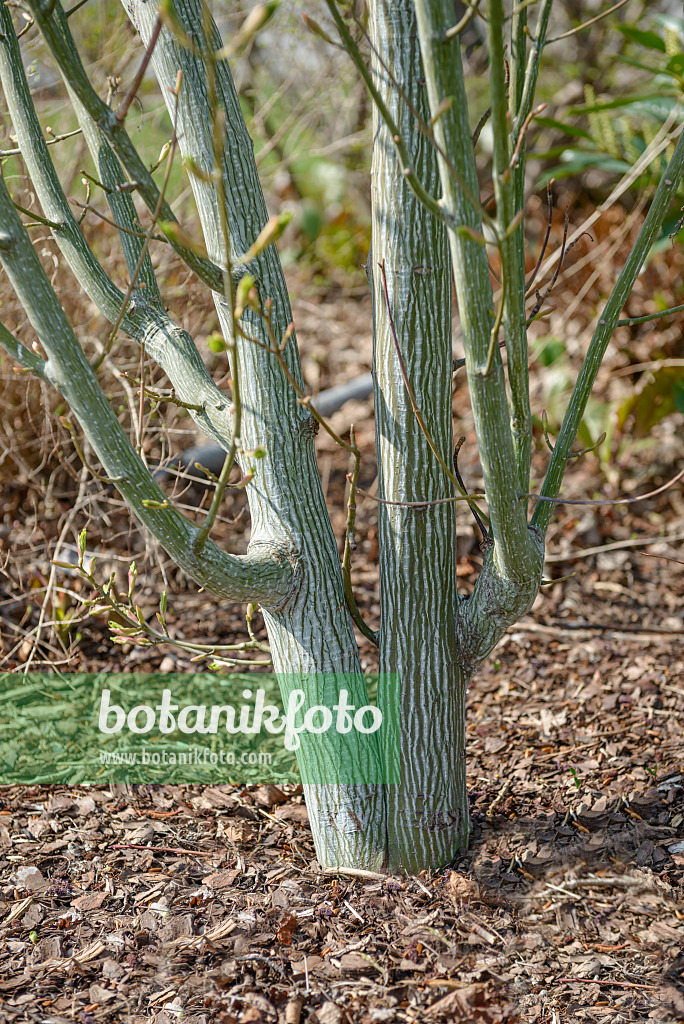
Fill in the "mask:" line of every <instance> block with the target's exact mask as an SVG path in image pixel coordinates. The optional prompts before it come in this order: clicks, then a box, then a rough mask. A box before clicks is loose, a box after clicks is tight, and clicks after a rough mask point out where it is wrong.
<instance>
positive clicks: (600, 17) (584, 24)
mask: <svg viewBox="0 0 684 1024" xmlns="http://www.w3.org/2000/svg"><path fill="white" fill-rule="evenodd" d="M627 3H629V0H619V2H618V3H616V4H613V6H612V7H609V8H608V10H606V11H601V13H600V14H597V15H596V17H594V18H590V19H589V21H583V22H582V24H581V25H575V27H574V28H571V29H568V31H567V32H561V34H560V35H559V36H554V37H553V39H549V40H548V41H547V46H550V45H551V43H557V42H558V40H559V39H567V38H568V36H574V35H576V34H577V32H582V31H583V30H584V29H585V28H589V27H590V26H591V25H595V24H596V22H597V21H602V20H603V18H607V17H608V15H609V14H614V13H615V11H619V10H620V8H621V7H624V6H625V4H627Z"/></svg>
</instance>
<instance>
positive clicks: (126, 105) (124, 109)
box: [116, 17, 162, 122]
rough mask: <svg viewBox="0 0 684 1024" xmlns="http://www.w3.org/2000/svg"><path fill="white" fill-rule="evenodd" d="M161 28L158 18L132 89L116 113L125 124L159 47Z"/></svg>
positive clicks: (118, 118) (117, 117) (118, 119)
mask: <svg viewBox="0 0 684 1024" xmlns="http://www.w3.org/2000/svg"><path fill="white" fill-rule="evenodd" d="M161 27H162V23H161V18H159V17H158V18H157V20H156V22H155V25H154V28H153V29H152V35H151V36H150V39H149V42H148V44H147V46H146V48H145V53H144V54H143V59H142V60H141V61H140V66H139V68H138V70H137V72H136V75H135V78H134V79H133V82H132V84H131V87H130V89H129V90H128V93H127V94H126V97H125V98H124V101H123V103H122V104H121V106H120V107H119V109H118V110H117V112H116V119H117V121H121V122H123V121H125V120H126V115H127V114H128V111H129V109H130V106H131V103H132V102H133V100H134V99H135V97H136V95H137V93H138V89H139V88H140V86H141V84H142V80H143V78H144V76H145V72H146V71H147V66H148V64H149V63H150V61H151V60H152V54H153V52H154V48H155V46H156V45H157V40H158V39H159V33H160V32H161Z"/></svg>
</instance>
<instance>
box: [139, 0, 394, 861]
mask: <svg viewBox="0 0 684 1024" xmlns="http://www.w3.org/2000/svg"><path fill="white" fill-rule="evenodd" d="M124 6H125V9H126V11H127V13H128V15H129V17H130V18H131V20H132V22H133V24H134V25H135V27H136V28H137V29H138V32H139V33H140V36H141V38H142V41H143V43H144V44H145V45H146V44H147V42H148V40H149V37H150V34H151V32H152V29H153V27H154V24H155V21H156V17H157V5H156V4H154V3H145V2H144V0H125V2H124ZM175 6H176V11H177V13H178V16H179V18H180V19H181V21H182V22H183V24H184V26H185V28H186V31H188V32H190V33H192V34H193V36H194V38H195V39H201V38H202V34H203V29H204V24H203V19H202V12H201V7H200V3H199V0H176V5H175ZM209 45H211V46H212V47H213V49H214V50H217V49H219V48H220V46H221V40H220V36H219V34H218V31H217V29H216V27H215V25H213V24H212V36H211V38H210V40H209ZM152 66H153V68H154V71H155V74H156V75H157V78H158V80H159V82H160V85H161V87H162V92H163V93H164V94H165V95H166V97H167V101H168V102H169V109H170V113H171V116H172V117H175V109H174V106H175V105H174V104H173V103H172V101H171V100H170V99H169V96H170V94H169V93H168V91H167V87H168V86H172V85H173V84H174V82H175V80H176V73H177V71H178V69H179V68H181V69H182V70H183V85H182V89H181V93H180V103H179V108H178V116H177V128H178V140H179V145H180V149H181V152H182V153H183V155H184V156H191V157H192V158H193V159H194V160H195V161H196V163H197V164H199V166H200V167H201V168H202V169H203V170H204V171H208V172H211V171H212V170H213V166H214V156H213V150H212V141H211V123H212V114H211V110H210V105H209V99H208V95H207V84H206V74H205V67H204V62H203V61H202V60H201V59H200V58H198V57H196V56H195V55H193V54H192V53H190V52H188V51H187V50H183V49H181V48H180V47H179V46H178V45H177V43H176V41H175V40H174V38H173V37H172V35H171V34H170V33H169V32H168V31H166V30H163V31H162V33H161V35H160V38H159V41H158V43H157V46H156V47H155V51H154V55H153V58H152ZM216 72H217V74H216V92H217V99H218V103H219V104H220V106H221V107H222V108H223V109H224V110H225V114H226V129H227V132H226V141H225V147H224V153H223V166H222V171H223V176H224V184H225V192H226V205H227V216H228V223H229V230H230V235H231V238H230V247H231V257H232V258H233V261H234V260H235V257H236V256H237V255H239V254H241V253H244V252H245V251H246V250H247V249H249V247H250V245H251V244H252V243H253V242H254V240H255V238H256V236H257V235H258V233H259V231H260V230H261V228H262V227H263V226H264V224H265V222H266V219H267V212H266V205H265V202H264V197H263V193H262V190H261V184H260V182H259V177H258V173H257V168H256V163H255V160H254V150H253V144H252V141H251V139H250V137H249V134H248V132H247V129H246V126H245V123H244V120H243V117H242V112H241V110H240V104H239V101H238V98H237V95H236V93H235V88H234V85H233V80H232V76H231V74H230V69H229V67H228V64H227V62H225V61H222V62H220V63H219V64H218V65H217V67H216ZM190 181H191V184H192V187H193V191H194V194H195V199H196V202H197V206H198V210H199V214H200V219H201V222H202V227H203V231H204V235H205V242H206V245H207V250H208V252H209V254H210V257H211V258H212V260H214V261H215V262H216V263H218V264H219V265H225V252H224V248H225V246H224V240H223V238H222V234H221V230H220V220H219V214H218V206H217V201H216V191H215V189H214V188H213V186H212V185H211V183H207V182H204V181H202V180H201V178H199V177H197V176H195V175H192V174H191V175H190ZM233 269H234V271H235V272H236V274H238V275H239V274H240V273H244V272H245V270H246V269H248V270H249V273H250V274H252V275H253V276H254V277H255V278H256V281H257V286H258V289H259V293H260V295H261V298H262V301H264V300H266V299H267V298H270V299H272V301H273V323H274V328H275V334H276V338H278V339H279V338H280V337H281V335H282V333H283V332H284V330H285V329H286V327H287V325H288V324H289V323H290V321H291V319H292V311H291V309H290V303H289V298H288V293H287V287H286V284H285V279H284V276H283V272H282V268H281V265H280V260H279V257H278V253H277V250H276V247H275V246H270V247H269V248H268V249H266V250H265V251H264V252H263V253H262V254H261V255H260V256H259V257H258V258H257V259H256V260H253V261H252V262H251V263H250V265H249V267H248V268H245V267H243V266H239V265H238V266H235V265H234V268H233ZM214 301H215V304H216V308H217V312H218V315H219V319H220V322H221V326H222V329H223V331H224V334H225V335H226V337H227V338H230V336H231V333H232V317H231V314H230V311H229V309H228V307H227V305H226V301H225V297H224V296H223V295H221V294H220V293H217V292H215V293H214ZM242 326H243V328H244V329H245V330H246V331H247V332H248V333H249V334H250V335H251V336H252V337H254V338H255V339H257V341H260V342H261V344H262V345H263V344H268V339H267V336H266V333H265V331H264V327H263V323H262V322H261V321H260V320H259V319H258V318H257V316H256V315H255V314H254V313H252V312H250V311H247V314H246V316H245V318H244V319H243V322H242ZM237 357H238V364H239V377H240V388H241V398H242V430H241V434H242V437H241V446H242V448H244V449H246V450H250V449H252V448H255V447H257V446H264V447H265V449H266V457H265V458H264V459H259V460H250V459H249V458H247V457H241V458H240V462H241V465H242V468H243V469H244V470H245V471H247V470H250V469H251V470H254V471H255V473H256V475H255V478H254V481H253V483H252V484H250V486H249V488H248V489H247V494H248V497H249V502H250V513H251V517H252V543H255V542H259V543H261V544H264V543H265V544H267V545H270V544H276V545H277V546H278V547H282V546H285V547H286V548H287V550H288V551H289V552H290V558H291V561H292V564H293V565H294V566H295V568H296V576H295V589H294V592H293V594H292V596H291V597H290V599H289V600H288V601H287V602H286V603H285V605H284V606H282V607H279V608H272V607H271V608H269V609H265V610H264V617H265V621H266V627H267V630H268V635H269V642H270V645H271V650H272V654H273V663H274V667H275V669H276V671H277V672H278V673H279V674H280V675H281V677H282V681H281V687H282V689H283V693H284V695H285V696H286V695H287V692H288V691H289V690H290V689H292V688H293V687H295V686H301V687H302V688H303V689H304V690H305V691H306V693H307V700H308V703H309V704H319V703H326V704H328V706H332V705H334V704H335V703H336V698H337V692H338V690H339V686H340V685H341V684H340V675H341V674H346V675H347V676H348V677H349V678H348V680H347V683H346V684H345V685H346V686H347V688H348V690H349V691H350V700H351V701H352V702H353V703H354V704H355V705H356V706H361V705H363V704H366V703H367V695H366V687H365V683H364V680H363V677H362V674H361V668H360V662H359V657H358V650H357V646H356V641H355V638H354V632H353V627H352V623H351V619H350V616H349V613H348V611H347V606H346V601H345V597H344V588H343V583H342V575H341V570H340V560H339V555H338V550H337V543H336V540H335V537H334V535H333V533H332V529H331V525H330V519H329V517H328V513H327V509H326V505H325V500H324V497H323V493H322V489H321V484H320V476H319V473H318V467H317V463H316V458H315V451H314V438H315V435H316V424H315V422H314V420H313V418H312V417H311V414H310V413H309V412H308V411H306V410H305V409H304V408H302V406H301V405H299V404H298V403H297V399H296V395H295V392H294V390H293V389H292V387H291V386H290V385H289V384H288V382H287V380H286V378H285V377H284V375H283V373H282V370H281V368H280V366H279V365H278V363H277V360H276V359H275V357H274V356H272V355H269V354H268V353H267V352H266V351H264V349H263V348H261V347H259V346H258V345H256V344H250V343H249V342H247V341H245V340H243V339H238V343H237ZM285 358H286V360H287V363H288V367H289V369H290V372H291V373H292V374H293V376H294V378H295V379H296V380H297V381H298V382H300V383H301V381H302V376H301V366H300V362H299V354H298V350H297V345H296V340H295V338H294V336H293V337H292V339H291V340H290V342H289V343H288V345H287V348H286V350H285ZM363 755H364V757H365V764H364V765H363V766H362V768H363V772H364V778H367V779H372V778H373V777H374V776H375V775H376V773H378V772H379V767H378V765H379V750H378V748H377V745H374V744H372V743H368V744H364V747H363ZM300 763H301V764H302V766H305V765H307V764H308V765H310V766H311V767H315V766H316V765H318V767H319V768H321V767H322V766H323V765H325V772H326V777H327V778H330V783H331V784H330V785H328V786H322V785H320V786H309V787H307V804H308V807H309V816H310V819H311V825H312V829H313V833H314V839H315V841H316V850H317V854H318V859H319V861H320V862H321V863H322V864H327V865H336V864H356V865H359V866H363V867H366V868H377V867H378V866H379V865H381V864H382V862H383V858H384V829H383V822H382V812H383V791H382V789H381V788H380V787H377V786H373V785H368V786H362V785H359V786H347V785H337V784H335V781H334V780H335V765H334V764H333V763H332V762H331V761H330V760H329V759H328V758H327V755H326V752H325V751H324V750H322V749H321V748H320V746H319V745H318V744H309V743H307V742H306V741H305V738H304V734H302V751H301V757H300Z"/></svg>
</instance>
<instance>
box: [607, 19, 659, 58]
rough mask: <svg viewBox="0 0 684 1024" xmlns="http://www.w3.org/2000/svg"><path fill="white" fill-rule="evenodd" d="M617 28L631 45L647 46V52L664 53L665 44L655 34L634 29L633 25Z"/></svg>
mask: <svg viewBox="0 0 684 1024" xmlns="http://www.w3.org/2000/svg"><path fill="white" fill-rule="evenodd" d="M618 28H619V29H620V32H622V34H623V35H624V36H627V38H628V39H631V40H632V42H633V43H639V44H640V45H641V46H647V47H648V49H649V50H659V51H660V53H665V42H664V41H663V40H662V39H661V38H660V36H659V35H658V34H657V33H656V32H646V31H644V30H643V29H641V28H635V26H634V25H619V26H618Z"/></svg>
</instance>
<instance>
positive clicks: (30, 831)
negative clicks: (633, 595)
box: [0, 607, 684, 1024]
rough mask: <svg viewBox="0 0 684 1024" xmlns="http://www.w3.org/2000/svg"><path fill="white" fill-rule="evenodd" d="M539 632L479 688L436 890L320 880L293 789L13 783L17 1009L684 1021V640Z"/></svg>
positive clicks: (3, 971) (3, 847)
mask: <svg viewBox="0 0 684 1024" xmlns="http://www.w3.org/2000/svg"><path fill="white" fill-rule="evenodd" d="M636 610H637V612H640V613H642V615H643V619H642V622H646V623H648V621H649V619H648V615H649V612H648V609H647V608H645V607H641V608H638V607H637V608H636ZM535 625H537V624H535V623H534V622H533V621H530V622H528V623H527V624H526V628H525V624H523V628H521V629H519V630H518V631H517V632H516V631H514V632H513V633H512V634H509V636H508V637H507V640H506V642H505V643H504V644H503V646H502V648H501V650H500V652H499V653H498V655H497V660H496V661H495V662H493V663H491V664H490V665H489V666H488V667H487V668H486V669H485V670H484V671H483V672H482V674H481V675H480V677H479V678H478V680H477V681H476V682H475V683H474V685H473V687H472V689H471V693H470V714H469V725H468V731H469V743H468V750H469V771H470V792H471V800H472V810H473V821H474V836H473V842H472V844H471V847H470V849H469V850H468V851H467V853H465V854H464V855H463V857H462V858H460V859H459V860H458V861H457V862H456V863H455V864H453V865H452V866H451V868H448V869H446V870H445V871H444V872H443V873H440V874H438V875H430V874H423V875H421V876H420V877H415V878H414V877H393V878H382V877H378V878H370V877H369V878H366V877H350V876H345V875H339V874H338V875H336V876H330V875H327V874H325V873H323V872H321V870H320V869H319V867H318V865H317V863H316V861H315V855H314V850H313V845H312V842H311V838H310V832H309V828H308V823H307V814H306V808H305V807H304V804H303V798H302V796H301V793H300V792H299V791H298V789H292V788H291V789H290V790H289V791H288V792H283V791H282V790H280V789H278V788H277V787H275V786H263V787H260V788H257V789H254V788H251V789H249V790H240V789H238V788H234V787H229V786H217V787H203V788H201V787H195V788H193V787H170V786H159V787H152V786H137V787H128V786H125V785H118V786H113V787H111V788H104V787H103V788H82V789H78V788H77V789H68V788H65V787H57V786H55V787H33V788H25V787H24V788H21V789H20V788H17V789H5V790H4V791H3V793H2V799H3V809H2V811H1V812H0V822H2V824H1V825H0V879H1V880H2V890H1V891H0V892H1V899H2V902H1V903H0V915H1V917H2V925H1V931H0V935H1V946H0V956H1V957H2V960H1V965H0V977H1V979H2V980H0V1000H1V1002H0V1019H2V1020H3V1021H14V1020H17V1021H19V1020H21V1021H36V1022H38V1021H41V1022H45V1024H60V1022H62V1021H64V1022H67V1021H69V1022H71V1021H79V1022H83V1024H91V1022H95V1021H120V1020H124V1021H128V1020H130V1021H148V1020H154V1021H156V1022H159V1024H161V1022H166V1021H176V1020H179V1019H182V1020H183V1021H192V1022H193V1024H200V1022H205V1021H206V1022H208V1021H220V1022H222V1024H231V1022H237V1021H240V1022H248V1021H250V1022H259V1021H264V1022H270V1021H285V1022H288V1024H292V1022H295V1021H297V1020H299V1019H301V1020H302V1021H311V1022H315V1021H318V1022H320V1024H334V1022H339V1024H341V1022H345V1021H354V1022H356V1021H359V1022H363V1024H366V1022H374V1021H386V1020H387V1021H392V1020H399V1021H409V1020H421V1019H424V1018H425V1019H434V1020H436V1021H440V1020H456V1021H461V1020H462V1021H471V1020H478V1021H484V1022H489V1021H491V1022H495V1021H516V1020H520V1021H535V1022H539V1024H542V1022H544V1024H546V1022H553V1024H556V1022H561V1021H562V1022H571V1021H585V1020H590V1021H611V1022H620V1021H632V1020H642V1019H649V1020H656V1021H673V1020H679V1019H683V1018H684V957H683V956H682V952H683V951H684V841H682V837H683V836H684V825H683V822H684V763H683V759H682V731H683V725H684V686H682V684H681V681H682V679H684V656H683V655H682V651H681V647H679V650H678V652H675V651H674V650H673V645H672V642H671V640H670V639H669V638H665V637H663V638H661V637H658V638H657V639H655V638H654V639H648V640H645V641H644V640H642V639H640V638H639V634H638V633H632V634H629V633H628V632H623V633H622V634H621V635H620V637H619V638H615V637H614V636H612V635H611V634H610V633H606V634H605V635H604V634H598V635H597V634H596V633H594V635H593V636H592V637H591V638H588V637H587V636H586V635H584V634H580V635H579V636H578V634H577V631H576V630H575V629H572V628H567V627H566V628H565V629H563V628H562V627H558V631H557V635H556V636H554V637H550V636H548V635H547V634H546V632H545V631H543V632H541V633H537V632H535V631H534V627H535ZM542 628H543V627H542ZM588 632H589V631H588V630H586V631H585V633H588Z"/></svg>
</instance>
